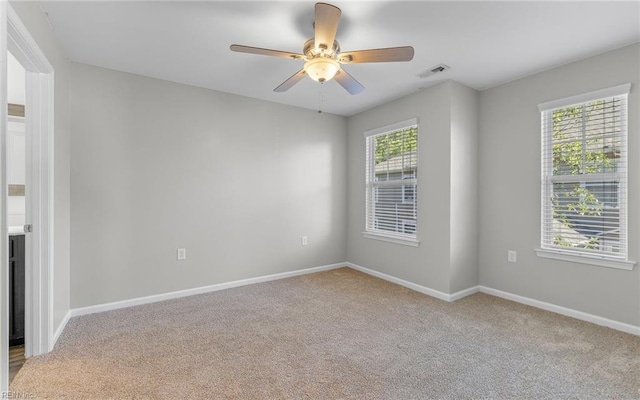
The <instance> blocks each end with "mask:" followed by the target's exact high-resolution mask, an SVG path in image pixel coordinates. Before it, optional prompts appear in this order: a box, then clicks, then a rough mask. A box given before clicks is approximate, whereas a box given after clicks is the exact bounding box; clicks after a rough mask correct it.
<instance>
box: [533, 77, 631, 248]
mask: <svg viewBox="0 0 640 400" xmlns="http://www.w3.org/2000/svg"><path fill="white" fill-rule="evenodd" d="M629 87H630V86H629V85H622V86H618V87H615V88H610V89H605V90H602V91H598V92H592V93H588V94H585V95H581V96H576V97H573V98H569V99H564V100H558V101H553V102H549V103H545V104H541V105H540V106H539V108H540V111H541V114H542V232H541V236H542V237H541V247H542V249H548V250H555V251H559V252H565V253H568V254H574V255H583V256H588V257H601V258H605V259H619V260H626V259H627V256H628V253H627V246H628V244H627V94H628V92H629Z"/></svg>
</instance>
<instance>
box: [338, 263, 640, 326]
mask: <svg viewBox="0 0 640 400" xmlns="http://www.w3.org/2000/svg"><path fill="white" fill-rule="evenodd" d="M346 265H347V266H348V267H349V268H353V269H355V270H357V271H360V272H364V273H365V274H368V275H371V276H375V277H377V278H380V279H384V280H386V281H389V282H392V283H395V284H397V285H400V286H404V287H406V288H409V289H412V290H415V291H416V292H420V293H423V294H426V295H427V296H431V297H435V298H437V299H440V300H444V301H448V302H453V301H456V300H459V299H461V298H463V297H466V296H469V295H472V294H474V293H477V292H482V293H486V294H490V295H492V296H496V297H501V298H503V299H506V300H511V301H514V302H516V303H521V304H525V305H528V306H532V307H536V308H540V309H542V310H546V311H551V312H554V313H556V314H561V315H565V316H567V317H572V318H575V319H579V320H581V321H586V322H591V323H593V324H596V325H601V326H606V327H609V328H612V329H615V330H618V331H622V332H626V333H630V334H632V335H638V336H640V326H635V325H630V324H626V323H624V322H620V321H614V320H611V319H608V318H604V317H600V316H597V315H593V314H589V313H585V312H582V311H578V310H574V309H571V308H567V307H562V306H558V305H555V304H551V303H546V302H544V301H540V300H535V299H531V298H529V297H524V296H520V295H517V294H512V293H508V292H503V291H501V290H497V289H492V288H489V287H486V286H473V287H470V288H468V289H465V290H461V291H459V292H456V293H452V294H447V293H444V292H441V291H439V290H435V289H431V288H428V287H426V286H422V285H418V284H416V283H413V282H409V281H405V280H403V279H400V278H396V277H394V276H391V275H387V274H384V273H382V272H378V271H375V270H372V269H369V268H366V267H363V266H361V265H357V264H353V263H350V262H347V263H346Z"/></svg>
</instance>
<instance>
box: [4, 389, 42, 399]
mask: <svg viewBox="0 0 640 400" xmlns="http://www.w3.org/2000/svg"><path fill="white" fill-rule="evenodd" d="M0 399H35V396H34V395H33V393H29V392H11V391H9V392H1V395H0Z"/></svg>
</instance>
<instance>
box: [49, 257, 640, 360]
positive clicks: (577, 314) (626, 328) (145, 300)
mask: <svg viewBox="0 0 640 400" xmlns="http://www.w3.org/2000/svg"><path fill="white" fill-rule="evenodd" d="M341 267H349V268H352V269H354V270H356V271H360V272H363V273H365V274H367V275H371V276H375V277H377V278H380V279H384V280H386V281H389V282H392V283H395V284H397V285H400V286H404V287H406V288H408V289H411V290H415V291H416V292H419V293H423V294H426V295H427V296H431V297H435V298H437V299H440V300H444V301H447V302H453V301H456V300H459V299H461V298H463V297H466V296H469V295H472V294H474V293H477V292H482V293H486V294H490V295H492V296H496V297H501V298H503V299H507V300H511V301H514V302H516V303H521V304H526V305H529V306H532V307H536V308H540V309H543V310H546V311H551V312H555V313H557V314H561V315H566V316H568V317H572V318H576V319H579V320H582V321H587V322H591V323H594V324H597V325H602V326H606V327H609V328H612V329H616V330H619V331H622V332H627V333H631V334H633V335H639V336H640V327H638V326H635V325H630V324H626V323H623V322H619V321H614V320H610V319H607V318H603V317H599V316H597V315H593V314H588V313H585V312H582V311H577V310H573V309H570V308H566V307H562V306H558V305H555V304H551V303H546V302H543V301H539V300H535V299H531V298H528V297H524V296H520V295H516V294H512V293H508V292H503V291H501V290H497V289H492V288H489V287H486V286H473V287H470V288H468V289H464V290H461V291H459V292H456V293H452V294H448V293H444V292H441V291H439V290H435V289H431V288H429V287H426V286H422V285H418V284H416V283H413V282H409V281H406V280H404V279H400V278H396V277H394V276H391V275H387V274H385V273H382V272H378V271H375V270H372V269H369V268H366V267H363V266H361V265H357V264H354V263H350V262H344V263H337V264H330V265H324V266H320V267H313V268H306V269H301V270H296V271H290V272H283V273H279V274H272V275H266V276H260V277H256V278H248V279H241V280H237V281H232V282H225V283H219V284H215V285H209V286H202V287H198V288H193V289H186V290H180V291H175V292H170V293H162V294H158V295H153V296H146V297H139V298H135V299H129V300H123V301H116V302H113V303H106V304H98V305H95V306H89V307H82V308H75V309H72V310H70V311H69V312H68V313H67V315H66V316H65V318H64V319H63V320H62V322H61V323H60V325H59V326H58V328H57V329H56V331H55V333H54V334H53V337H52V340H51V342H50V343H51V348H52V349H53V346H54V345H55V343H56V342H57V341H58V339H59V337H60V335H61V334H62V331H63V330H64V328H65V326H66V325H67V322H69V319H70V318H73V317H77V316H81V315H87V314H94V313H98V312H103V311H110V310H117V309H120V308H127V307H133V306H137V305H142V304H149V303H155V302H159V301H164V300H170V299H176V298H180V297H186V296H193V295H196V294H202V293H209V292H215V291H218V290H224V289H231V288H235V287H240V286H246V285H252V284H255V283H260V282H267V281H274V280H278V279H285V278H290V277H294V276H299V275H306V274H312V273H315V272H321V271H328V270H332V269H336V268H341Z"/></svg>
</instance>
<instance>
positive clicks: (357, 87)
mask: <svg viewBox="0 0 640 400" xmlns="http://www.w3.org/2000/svg"><path fill="white" fill-rule="evenodd" d="M333 79H335V80H336V82H338V83H339V84H340V86H342V87H343V88H345V89H346V90H347V92H349V93H351V94H358V93H360V92H362V91H363V90H364V86H362V85H361V84H360V82H358V81H357V80H356V78H354V77H353V76H351V75H349V73H348V72H347V71H345V70H344V68H340V70H339V71H338V73H337V74H336V76H335V77H334V78H333Z"/></svg>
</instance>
